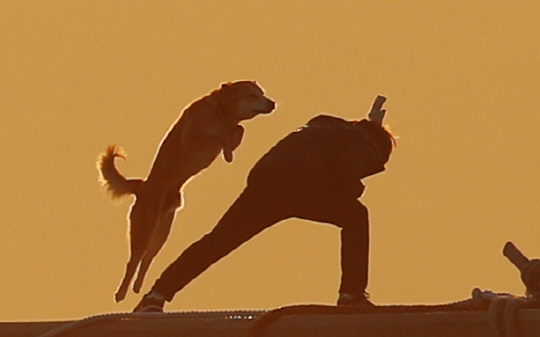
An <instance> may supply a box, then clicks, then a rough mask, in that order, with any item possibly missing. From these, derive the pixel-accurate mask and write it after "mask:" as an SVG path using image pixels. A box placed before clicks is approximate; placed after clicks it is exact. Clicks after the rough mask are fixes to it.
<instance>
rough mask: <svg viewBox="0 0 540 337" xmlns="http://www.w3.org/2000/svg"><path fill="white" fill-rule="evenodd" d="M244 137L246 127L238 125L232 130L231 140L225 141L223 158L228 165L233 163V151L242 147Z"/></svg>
mask: <svg viewBox="0 0 540 337" xmlns="http://www.w3.org/2000/svg"><path fill="white" fill-rule="evenodd" d="M243 136H244V127H243V126H242V125H236V126H235V127H234V128H233V129H232V131H231V134H230V136H229V138H228V139H226V140H225V144H224V145H223V158H224V159H225V161H226V162H227V163H230V162H232V160H233V151H234V150H235V149H236V148H237V147H238V146H239V145H240V143H241V142H242V137H243Z"/></svg>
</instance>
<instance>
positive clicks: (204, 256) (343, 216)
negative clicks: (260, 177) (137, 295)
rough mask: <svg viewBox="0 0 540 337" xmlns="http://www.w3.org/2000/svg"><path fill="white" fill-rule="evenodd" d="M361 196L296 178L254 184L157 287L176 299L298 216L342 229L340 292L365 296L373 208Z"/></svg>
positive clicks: (171, 268) (249, 185)
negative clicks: (249, 244)
mask: <svg viewBox="0 0 540 337" xmlns="http://www.w3.org/2000/svg"><path fill="white" fill-rule="evenodd" d="M357 197H359V195H350V194H349V195H345V194H340V193H339V191H338V192H335V191H332V190H331V189H329V188H323V187H321V186H319V185H309V184H297V183H295V182H294V181H291V182H287V181H282V182H276V181H268V180H267V181H262V182H258V183H250V184H248V186H247V187H246V188H245V189H244V191H243V192H242V194H241V195H240V196H239V197H238V198H237V199H236V201H235V202H234V203H233V204H232V205H231V206H230V207H229V209H228V210H227V212H226V213H225V214H224V215H223V217H222V218H221V219H220V220H219V222H218V224H217V225H216V227H215V228H214V229H213V230H212V231H211V232H210V233H208V234H206V235H205V236H203V237H202V238H201V239H200V240H199V241H197V242H195V243H193V244H192V245H191V246H189V247H188V248H187V249H186V250H185V251H184V252H183V253H182V254H181V255H180V256H179V257H178V258H177V259H176V261H174V262H173V263H172V264H171V265H169V267H167V269H166V270H165V271H164V272H163V273H162V274H161V277H160V278H159V279H158V280H157V281H156V283H155V284H154V286H153V287H152V290H153V291H155V292H157V293H159V294H161V295H163V296H164V297H165V299H166V300H167V301H171V300H172V298H173V297H174V294H175V293H176V292H178V291H180V290H181V289H182V288H184V287H185V286H186V285H187V284H188V283H189V282H191V281H192V280H193V279H195V278H196V277H197V276H198V275H199V274H201V273H202V272H203V271H205V270H206V269H207V268H208V267H210V266H211V265H212V264H214V263H215V262H217V261H218V260H220V259H221V258H222V257H224V256H226V255H227V254H229V253H230V252H231V251H233V250H234V249H236V248H237V247H238V246H240V245H241V244H242V243H244V242H246V241H248V240H249V239H251V238H252V237H253V236H255V235H257V234H258V233H260V232H261V231H263V230H264V229H266V228H269V227H270V226H272V225H274V224H275V223H277V222H279V221H281V220H285V219H288V218H292V217H296V218H301V219H306V220H312V221H317V222H323V223H328V224H332V225H335V226H338V227H340V228H341V271H342V276H341V286H340V290H339V292H340V293H348V294H353V295H362V294H364V292H365V289H366V287H367V281H368V254H369V222H368V211H367V208H366V207H365V206H364V205H362V204H361V203H360V202H359V201H358V200H357ZM314 260H315V261H316V257H314Z"/></svg>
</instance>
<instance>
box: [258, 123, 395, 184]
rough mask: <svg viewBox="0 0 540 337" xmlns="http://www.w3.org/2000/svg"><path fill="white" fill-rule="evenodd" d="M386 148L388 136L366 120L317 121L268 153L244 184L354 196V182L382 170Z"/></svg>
mask: <svg viewBox="0 0 540 337" xmlns="http://www.w3.org/2000/svg"><path fill="white" fill-rule="evenodd" d="M392 145H393V139H392V136H391V135H390V133H388V132H387V131H386V130H385V129H384V128H382V127H381V126H380V125H377V124H375V123H372V122H370V121H368V120H361V121H346V120H344V119H341V118H338V117H332V116H327V115H319V116H317V117H315V118H313V119H311V120H310V121H309V122H308V123H307V125H305V126H303V127H301V128H299V129H297V130H296V131H294V132H292V133H291V134H289V135H288V136H286V137H285V138H284V139H282V140H281V141H279V142H278V143H277V144H276V145H275V146H274V147H273V148H272V149H270V151H268V152H267V153H266V154H265V155H264V156H263V157H262V158H261V159H260V160H259V161H258V162H257V163H256V164H255V166H254V167H253V169H252V170H251V172H250V174H249V177H248V184H261V183H262V184H268V183H287V184H293V185H294V186H302V187H306V186H313V185H317V186H319V187H324V188H325V189H329V190H336V191H339V192H340V193H346V191H350V190H354V191H355V192H358V184H359V183H360V182H359V180H360V179H362V178H364V177H366V176H369V175H372V174H375V173H378V172H381V171H383V170H384V165H385V164H386V162H387V161H388V158H389V156H390V153H391V151H392Z"/></svg>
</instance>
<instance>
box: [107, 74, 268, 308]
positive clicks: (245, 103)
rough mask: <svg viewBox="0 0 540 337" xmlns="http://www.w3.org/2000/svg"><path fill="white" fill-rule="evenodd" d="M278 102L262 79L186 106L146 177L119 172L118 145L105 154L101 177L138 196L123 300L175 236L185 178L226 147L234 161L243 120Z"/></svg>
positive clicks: (113, 189)
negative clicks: (260, 82) (268, 94)
mask: <svg viewBox="0 0 540 337" xmlns="http://www.w3.org/2000/svg"><path fill="white" fill-rule="evenodd" d="M274 108H275V103H274V102H273V101H272V100H270V99H268V98H266V97H265V96H264V92H263V90H262V89H261V87H259V86H258V85H257V83H256V82H252V81H238V82H234V83H224V84H222V85H221V87H220V88H219V89H217V90H214V91H212V92H211V93H210V94H209V95H206V96H204V97H202V98H201V99H199V100H197V101H195V102H193V103H192V104H191V105H189V106H188V107H187V108H186V109H185V110H184V111H183V112H182V114H181V115H180V117H179V119H178V120H177V121H176V122H175V123H174V124H173V125H172V127H171V129H170V130H169V131H168V132H167V134H166V135H165V137H164V138H163V140H162V141H161V144H160V146H159V149H158V152H157V154H156V157H155V159H154V163H153V164H152V169H151V170H150V174H149V175H148V177H147V178H146V179H145V180H143V179H126V178H125V177H124V176H122V175H121V174H120V173H119V172H118V170H117V169H116V167H115V165H114V159H115V158H116V157H121V158H125V157H124V155H123V153H122V152H120V151H119V150H118V149H117V148H116V147H115V146H110V147H109V148H107V150H106V151H105V153H104V154H102V155H101V156H100V158H99V160H98V169H99V171H100V173H101V181H102V183H103V185H104V186H105V187H106V189H107V190H108V191H109V192H110V193H111V195H112V196H113V197H121V196H124V195H128V194H135V196H136V200H135V203H134V204H133V206H132V207H131V211H130V214H129V219H130V248H131V252H130V253H131V254H130V258H129V261H128V263H127V266H126V272H125V275H124V278H123V279H122V283H121V284H120V286H119V287H118V290H117V292H116V294H115V300H116V301H117V302H119V301H121V300H123V299H124V297H125V296H126V292H127V290H128V287H129V284H130V283H131V279H132V278H133V276H134V275H135V272H136V271H137V268H138V269H139V273H138V275H137V279H136V280H135V282H134V284H133V290H134V291H135V292H136V293H138V292H139V290H140V288H141V286H142V284H143V281H144V276H145V274H146V271H147V270H148V268H149V267H150V264H151V263H152V260H153V259H154V257H155V256H156V255H157V253H158V252H159V251H160V249H161V248H162V247H163V245H164V244H165V241H166V240H167V237H168V236H169V232H170V229H171V225H172V222H173V220H174V215H175V213H176V210H177V209H178V208H180V206H181V204H182V196H181V189H182V187H183V186H184V185H185V183H186V182H187V181H188V180H189V179H190V178H191V177H193V176H195V175H196V174H198V173H199V172H201V171H202V170H203V169H205V168H207V167H208V166H210V164H211V163H212V162H213V161H214V159H216V157H217V156H218V154H219V153H220V152H221V153H223V158H224V159H225V161H227V162H231V161H232V160H233V151H234V150H235V149H236V148H237V147H238V146H239V145H240V143H241V141H242V136H243V133H244V128H243V127H242V126H241V125H239V124H238V123H240V122H241V121H243V120H248V119H251V118H254V117H255V116H257V115H259V114H267V113H270V112H272V110H274Z"/></svg>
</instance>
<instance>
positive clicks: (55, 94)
mask: <svg viewBox="0 0 540 337" xmlns="http://www.w3.org/2000/svg"><path fill="white" fill-rule="evenodd" d="M539 16H540V2H538V1H526V0H524V1H491V0H485V1H482V0H480V1H465V0H463V1H401V0H395V1H332V2H329V1H101V0H100V1H39V2H38V1H28V2H27V1H1V2H0V79H1V80H0V142H1V143H0V144H1V150H0V151H1V152H0V153H1V156H2V165H0V179H1V189H0V214H1V222H0V272H1V274H2V277H1V278H0V298H1V299H2V304H0V320H4V321H5V320H42V319H67V318H78V317H84V316H88V315H94V314H99V313H106V312H124V311H131V310H132V308H133V307H134V305H135V304H136V303H137V302H138V301H139V299H140V295H135V294H133V293H129V294H128V297H127V299H126V300H125V301H124V302H122V303H121V304H116V303H114V300H113V294H114V292H115V290H116V287H117V286H118V284H119V282H120V279H121V277H122V275H123V272H124V265H125V263H126V261H127V257H128V244H127V238H126V231H127V222H126V214H127V211H128V208H129V205H130V204H131V199H126V200H124V201H123V202H122V203H120V204H117V205H113V204H111V202H110V201H109V200H108V199H107V197H106V196H105V194H104V193H103V192H102V191H101V190H100V188H99V185H98V183H97V171H96V169H95V159H96V157H97V155H98V154H99V153H100V152H101V151H102V150H103V149H104V148H105V147H106V146H107V145H109V144H111V143H117V144H119V145H121V146H122V147H124V148H125V150H126V151H127V153H128V161H127V162H123V163H122V162H120V163H118V166H119V168H120V170H121V171H122V172H123V173H124V174H125V175H127V176H133V177H140V176H145V175H146V174H147V173H148V170H149V167H150V164H151V160H152V158H153V156H154V153H155V150H156V148H157V146H158V144H159V142H160V140H161V138H162V136H163V135H164V133H165V132H166V130H167V129H168V127H169V125H170V124H171V123H172V122H173V121H174V120H175V119H176V118H177V116H178V114H179V113H180V111H181V110H182V108H183V107H185V106H186V105H187V104H188V103H189V102H191V101H193V100H195V99H197V98H199V97H200V96H202V95H205V94H207V93H208V92H210V91H211V90H213V89H214V88H216V87H217V86H218V85H219V84H220V83H221V82H226V81H233V80H238V79H252V80H257V81H258V82H259V83H260V84H261V85H262V86H263V87H264V88H265V90H266V92H267V94H268V96H270V97H271V98H273V99H274V100H276V101H277V102H278V104H279V105H278V108H277V110H276V111H275V113H273V114H272V115H269V116H264V117H258V118H256V119H254V120H252V121H249V122H247V123H245V127H246V135H245V138H244V142H243V143H242V145H241V146H240V147H239V148H238V150H237V151H236V154H235V160H234V161H233V163H232V164H226V163H225V162H224V161H223V160H222V159H221V158H218V159H217V160H216V162H215V163H214V164H213V165H212V166H211V167H210V168H209V169H207V170H206V171H204V172H203V173H202V174H201V175H199V176H198V177H196V178H195V179H194V180H192V181H191V183H190V184H189V185H188V186H187V187H186V188H185V200H186V203H185V207H184V209H183V210H181V211H180V212H179V213H178V214H177V218H176V221H175V225H174V228H173V232H172V234H171V238H170V240H169V242H168V243H167V245H166V246H165V248H164V250H163V252H162V253H161V254H160V255H159V256H158V258H157V259H156V261H155V263H154V265H153V266H152V268H151V270H150V272H149V274H148V276H147V278H146V283H145V286H144V288H143V290H144V291H145V292H146V291H147V290H148V288H149V287H150V286H151V284H152V283H153V281H154V280H155V278H156V277H158V276H159V274H160V273H161V271H162V270H163V269H164V268H165V267H166V266H167V265H168V264H169V263H170V262H171V261H172V260H173V259H174V258H175V257H176V256H177V255H178V254H179V253H180V252H181V251H182V250H183V249H184V248H186V247H187V246H188V245H189V244H190V243H192V242H193V241H195V240H197V239H198V238H200V237H201V236H202V235H203V234H204V233H206V232H207V231H209V230H210V229H211V228H212V227H213V226H214V225H215V223H216V221H217V220H218V219H219V218H220V216H221V215H222V214H223V213H224V211H225V210H226V209H227V207H228V206H229V205H230V204H231V203H232V201H233V200H234V199H235V198H236V196H237V195H238V193H239V192H240V191H241V190H242V188H243V186H244V184H245V177H246V175H247V173H248V171H249V169H250V168H251V166H252V165H253V164H254V162H255V161H256V160H257V159H258V158H259V157H260V156H261V155H262V154H263V153H265V152H266V151H267V150H268V149H269V148H270V147H271V146H272V145H273V144H274V143H275V142H276V141H278V140H279V139H281V138H282V137H283V136H285V135H286V134H287V133H289V132H290V131H292V130H294V129H295V128H297V127H298V126H300V125H302V124H303V123H305V122H306V121H307V120H309V119H310V118H312V117H313V116H315V115H317V114H319V113H323V112H324V113H328V114H334V115H338V116H342V117H344V118H349V119H355V118H362V117H364V116H365V113H366V112H367V110H368V109H369V107H370V105H371V103H372V101H373V99H374V98H375V96H376V95H378V94H382V95H385V96H387V97H388V102H387V104H386V108H387V109H388V117H387V119H386V122H387V123H388V124H389V126H390V128H391V129H392V131H393V132H394V134H395V135H396V136H398V137H399V139H398V147H397V149H396V151H395V153H394V155H393V157H392V158H391V161H390V163H389V165H388V170H387V171H386V172H385V173H384V174H381V175H377V176H374V177H371V178H369V179H367V180H366V184H367V185H368V189H367V190H366V193H365V195H364V197H363V198H362V200H363V202H364V203H365V204H366V205H367V206H368V207H369V209H370V212H371V266H370V285H369V287H368V291H369V292H370V293H371V294H372V300H373V301H374V302H376V303H440V302H446V301H455V300H460V299H464V298H466V297H469V296H470V292H471V290H472V289H473V288H474V287H477V286H478V287H481V288H483V289H492V290H496V291H506V292H513V293H516V294H521V293H522V292H523V286H522V284H521V281H520V280H519V277H518V273H517V270H516V269H515V268H514V267H513V266H512V265H510V263H508V262H507V261H506V259H505V258H504V257H503V256H502V254H501V250H502V247H503V245H504V243H505V242H506V241H507V240H512V241H514V242H515V243H516V245H517V246H518V247H520V248H521V249H522V250H523V251H524V253H525V254H527V255H529V256H540V245H538V240H539V239H540V221H538V214H539V212H540V210H539V208H540V206H539V205H540V196H539V193H538V192H539V191H540V178H539V177H538V176H537V174H538V171H539V164H540V139H538V131H537V130H538V129H539V128H540V85H539V78H540V66H539V64H540V21H539V20H538V17H539ZM339 277H340V270H339V230H338V229H337V228H334V227H331V226H325V225H319V224H315V223H309V222H306V221H298V220H289V221H286V222H283V223H281V224H279V225H277V226H275V227H273V228H271V229H269V230H267V231H265V232H263V233H262V234H261V235H259V236H258V237H256V238H255V239H254V240H252V241H250V242H249V243H248V244H246V245H244V246H242V247H241V248H240V249H239V250H237V251H235V252H234V253H233V254H232V255H231V256H229V257H227V258H226V259H224V260H223V261H221V262H220V263H218V264H217V265H215V266H214V267H212V268H211V269H210V270H208V271H207V272H206V273H204V274H203V275H202V276H201V277H200V278H199V279H197V280H195V281H194V282H193V283H192V284H190V285H189V286H188V287H186V288H185V290H184V291H183V292H181V293H179V294H178V295H177V296H176V298H175V300H174V301H173V302H172V303H171V304H170V305H168V306H167V309H168V310H171V311H175V310H195V309H197V310H198V309H203V310H214V309H250V308H274V307H277V306H283V305H288V304H293V303H335V300H336V297H337V289H338V286H339Z"/></svg>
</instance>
